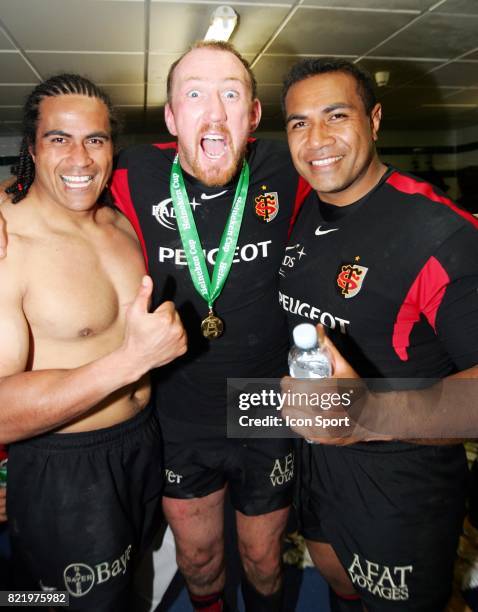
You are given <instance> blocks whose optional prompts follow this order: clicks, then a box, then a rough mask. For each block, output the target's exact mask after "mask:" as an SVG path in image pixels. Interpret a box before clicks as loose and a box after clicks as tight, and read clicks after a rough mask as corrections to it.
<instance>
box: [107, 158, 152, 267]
mask: <svg viewBox="0 0 478 612" xmlns="http://www.w3.org/2000/svg"><path fill="white" fill-rule="evenodd" d="M111 193H112V194H113V200H114V202H115V204H116V206H117V207H118V208H119V209H120V210H121V212H122V213H123V214H124V215H125V216H126V217H127V218H128V220H129V222H130V223H131V225H132V226H133V228H134V231H135V232H136V235H137V236H138V239H139V242H140V243H141V248H142V250H143V257H144V261H145V263H146V268H148V252H147V250H146V244H145V241H144V236H143V232H142V231H141V225H140V223H139V219H138V215H137V214H136V209H135V207H134V204H133V200H132V199H131V193H130V190H129V182H128V170H127V169H126V168H121V169H117V170H115V171H114V173H113V180H112V182H111Z"/></svg>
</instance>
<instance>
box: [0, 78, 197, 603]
mask: <svg viewBox="0 0 478 612" xmlns="http://www.w3.org/2000/svg"><path fill="white" fill-rule="evenodd" d="M114 128H115V121H114V116H113V113H112V108H111V105H110V102H109V100H108V98H107V97H106V96H105V94H104V93H103V92H102V91H101V90H100V89H98V88H97V87H96V86H95V85H94V84H93V83H91V82H89V81H87V80H86V79H83V78H81V77H78V76H76V75H60V76H57V77H53V78H52V79H49V80H48V81H45V82H44V83H41V84H40V85H38V86H37V87H36V88H35V89H34V90H33V92H32V94H31V95H30V97H29V98H28V100H27V102H26V105H25V113H24V131H25V133H24V139H23V142H22V149H21V152H20V162H19V169H18V176H19V178H18V179H17V182H16V183H15V184H14V186H13V192H14V197H13V200H14V201H17V202H19V203H18V204H13V203H7V204H6V205H5V206H4V207H3V209H2V210H3V214H4V216H5V218H6V220H7V225H8V234H9V237H8V238H9V250H8V255H7V257H6V259H3V260H2V261H1V262H0V337H1V338H2V342H1V345H0V377H1V378H0V443H8V444H10V447H9V463H8V502H7V503H8V515H9V521H10V535H11V541H12V548H13V556H14V566H15V570H16V575H17V576H18V577H19V579H20V580H19V582H18V584H17V588H22V589H26V588H29V589H35V590H39V589H43V590H45V591H55V590H58V591H68V592H69V593H70V609H73V610H85V611H86V610H88V611H91V610H95V612H106V611H110V610H111V611H113V610H114V611H115V612H117V611H119V610H125V611H126V610H130V608H129V606H128V601H127V599H128V597H127V595H128V591H129V585H130V580H131V574H132V566H133V564H134V560H135V559H136V558H137V556H138V554H139V551H140V550H141V548H142V547H143V546H144V544H145V543H146V542H147V540H148V539H149V537H150V535H151V533H152V530H153V531H154V529H155V528H157V520H158V516H157V515H158V510H159V503H160V492H161V484H162V462H161V444H160V438H159V430H158V426H157V423H156V421H155V417H154V415H153V412H152V410H151V408H150V406H149V381H148V378H147V372H148V371H149V370H150V369H152V368H156V367H159V366H162V365H165V364H166V363H168V362H170V361H171V360H173V359H175V358H176V357H178V356H179V355H182V354H183V353H184V352H185V350H186V338H185V333H184V330H183V327H182V325H181V322H180V319H179V316H178V314H177V312H176V311H175V309H174V306H173V304H172V303H164V304H162V305H161V306H159V307H158V308H157V309H156V310H155V311H154V312H153V313H148V302H149V297H150V294H151V290H152V281H151V279H150V278H149V277H147V276H144V274H145V268H144V262H143V257H142V253H141V248H140V246H139V243H138V241H137V239H136V236H135V233H134V231H133V229H132V228H131V226H130V224H129V222H128V221H127V220H126V219H125V218H123V217H122V216H121V215H120V214H119V213H117V212H115V211H114V210H112V209H111V208H108V207H106V206H102V205H99V204H98V201H99V199H100V196H101V194H102V192H103V190H104V188H105V186H106V183H107V180H108V177H109V175H110V173H111V168H112V157H113V136H114ZM32 509H34V510H32Z"/></svg>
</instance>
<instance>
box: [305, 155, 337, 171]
mask: <svg viewBox="0 0 478 612" xmlns="http://www.w3.org/2000/svg"><path fill="white" fill-rule="evenodd" d="M343 157H344V156H343V155H336V156H335V157H323V158H322V159H313V160H311V161H310V162H309V163H310V165H311V166H318V167H319V168H324V167H326V166H332V165H333V164H336V163H337V162H339V161H340V160H341V159H343Z"/></svg>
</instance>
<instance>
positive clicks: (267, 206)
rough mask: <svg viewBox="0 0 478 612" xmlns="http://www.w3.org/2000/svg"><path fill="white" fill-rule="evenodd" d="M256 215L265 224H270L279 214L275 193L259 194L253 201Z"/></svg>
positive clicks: (277, 197)
mask: <svg viewBox="0 0 478 612" xmlns="http://www.w3.org/2000/svg"><path fill="white" fill-rule="evenodd" d="M254 202H255V208H254V210H255V211H256V215H257V216H258V217H259V219H261V220H262V221H264V222H265V223H270V222H271V221H272V219H275V217H276V216H277V213H278V212H279V196H278V194H277V191H269V192H268V193H261V194H260V195H258V196H256V197H255V199H254Z"/></svg>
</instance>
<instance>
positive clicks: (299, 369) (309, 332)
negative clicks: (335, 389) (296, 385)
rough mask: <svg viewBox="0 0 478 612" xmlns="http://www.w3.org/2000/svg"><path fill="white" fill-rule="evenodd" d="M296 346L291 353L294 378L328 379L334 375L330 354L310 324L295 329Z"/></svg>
mask: <svg viewBox="0 0 478 612" xmlns="http://www.w3.org/2000/svg"><path fill="white" fill-rule="evenodd" d="M292 335H293V336H294V346H293V347H292V348H291V350H290V352H289V372H290V375H291V376H293V377H294V378H326V377H328V376H331V375H332V361H331V357H330V352H329V350H328V349H327V347H325V346H324V345H323V342H320V340H318V339H317V331H316V329H315V327H314V326H313V325H311V324H310V323H301V324H300V325H297V326H296V327H294V331H293V332H292Z"/></svg>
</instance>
